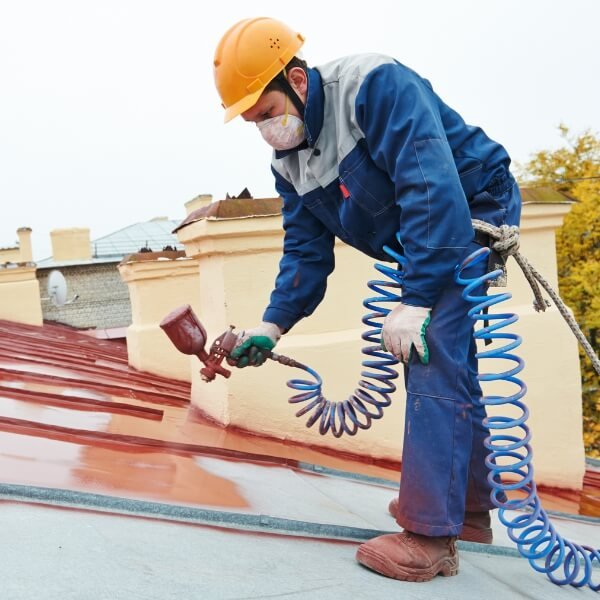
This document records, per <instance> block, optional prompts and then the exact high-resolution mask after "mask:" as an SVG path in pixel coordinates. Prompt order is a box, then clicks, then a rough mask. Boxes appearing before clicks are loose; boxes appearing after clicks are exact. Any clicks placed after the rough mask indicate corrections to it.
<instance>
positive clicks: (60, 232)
mask: <svg viewBox="0 0 600 600" xmlns="http://www.w3.org/2000/svg"><path fill="white" fill-rule="evenodd" d="M50 239H51V240H52V257H53V258H54V260H56V261H61V260H91V258H92V245H91V244H90V230H89V228H87V227H71V228H68V229H53V230H52V231H51V232H50Z"/></svg>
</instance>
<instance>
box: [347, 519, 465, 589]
mask: <svg viewBox="0 0 600 600" xmlns="http://www.w3.org/2000/svg"><path fill="white" fill-rule="evenodd" d="M455 540H456V538H454V537H428V536H426V535H419V534H417V533H411V532H410V531H403V532H402V533H391V534H388V535H381V536H379V537H376V538H373V539H372V540H369V541H368V542H366V543H364V544H361V545H360V546H359V547H358V550H357V551H356V560H357V561H358V562H359V563H360V564H361V565H364V566H365V567H367V568H369V569H371V570H373V571H376V572H377V573H380V574H381V575H385V576H386V577H391V578H393V579H400V580H401V581H429V580H431V579H433V578H434V577H435V576H436V575H443V576H444V577H450V576H451V575H456V574H457V573H458V552H457V550H456V544H455Z"/></svg>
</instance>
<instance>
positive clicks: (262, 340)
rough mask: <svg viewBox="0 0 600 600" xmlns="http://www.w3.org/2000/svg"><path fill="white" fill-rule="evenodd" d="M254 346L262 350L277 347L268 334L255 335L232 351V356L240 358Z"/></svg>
mask: <svg viewBox="0 0 600 600" xmlns="http://www.w3.org/2000/svg"><path fill="white" fill-rule="evenodd" d="M252 346H256V347H257V348H260V349H261V350H273V348H275V342H274V341H273V340H272V339H271V338H270V337H268V336H266V335H254V336H252V337H249V338H248V339H247V340H245V341H244V342H242V343H241V344H240V345H239V346H236V347H235V348H234V349H233V350H232V352H231V358H236V359H239V358H240V357H241V356H243V355H244V354H247V352H248V350H249V349H250V348H251V347H252Z"/></svg>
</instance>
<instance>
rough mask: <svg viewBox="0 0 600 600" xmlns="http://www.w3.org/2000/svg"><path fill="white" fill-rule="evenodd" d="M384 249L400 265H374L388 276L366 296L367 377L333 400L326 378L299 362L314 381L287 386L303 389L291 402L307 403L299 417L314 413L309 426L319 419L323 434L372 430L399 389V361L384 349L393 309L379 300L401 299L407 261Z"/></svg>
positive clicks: (364, 374) (364, 350) (297, 381)
mask: <svg viewBox="0 0 600 600" xmlns="http://www.w3.org/2000/svg"><path fill="white" fill-rule="evenodd" d="M383 249H384V250H385V252H386V253H387V254H388V255H389V256H390V257H391V258H392V259H393V260H394V261H395V262H397V263H398V268H395V267H391V266H389V265H384V264H379V263H377V264H375V268H376V269H377V270H378V271H379V272H380V273H382V274H383V275H385V276H386V277H387V278H388V279H387V280H384V281H381V280H375V281H369V283H368V284H367V285H368V286H369V288H370V289H371V290H372V291H373V292H375V293H376V294H378V295H377V296H373V297H370V298H367V299H366V300H364V302H363V306H364V307H365V308H366V309H368V310H369V311H370V312H368V313H367V314H366V315H365V316H364V317H363V319H362V322H363V323H364V324H365V325H366V326H367V327H369V329H368V330H367V331H365V332H364V333H363V334H362V336H361V338H362V339H363V340H364V341H366V342H368V343H369V344H372V345H370V346H365V347H363V348H362V350H361V351H362V353H363V354H364V355H366V356H367V357H368V358H367V359H365V360H364V361H363V362H362V366H363V367H365V369H369V370H364V371H361V377H363V378H364V379H361V380H360V381H359V382H358V386H359V387H358V388H356V389H355V390H354V393H353V394H352V395H351V396H350V397H348V398H347V399H346V400H343V401H341V402H332V401H330V400H327V399H326V398H325V397H324V396H323V394H322V391H321V388H322V385H323V380H322V379H321V377H320V376H319V374H318V373H317V372H316V371H314V370H313V369H311V368H310V367H307V366H306V365H298V364H297V365H296V366H298V367H299V368H302V369H304V370H305V371H306V372H307V373H309V374H310V375H312V376H313V377H314V381H307V380H305V379H292V380H290V381H288V382H287V385H288V387H291V388H293V389H295V390H299V391H301V392H302V393H300V394H296V395H295V396H292V397H291V398H290V399H289V400H288V401H289V402H290V403H291V404H301V403H307V404H306V405H305V406H303V407H302V408H301V409H300V410H299V411H298V412H297V413H296V416H297V417H301V416H303V415H305V414H307V413H312V414H311V415H310V416H309V418H308V420H307V422H306V426H307V427H312V426H313V425H314V424H315V423H316V422H317V421H319V433H320V434H321V435H325V434H326V433H327V432H328V431H330V430H331V433H332V434H333V435H334V436H335V437H336V438H339V437H341V436H342V435H343V434H344V433H347V434H348V435H355V434H356V432H357V431H358V430H359V429H369V427H371V423H372V422H373V420H376V419H381V417H382V416H383V409H384V408H386V407H387V406H389V405H390V404H391V402H392V400H391V397H390V395H391V394H393V393H394V392H395V391H396V385H395V384H394V383H393V380H394V379H396V378H397V377H398V373H397V371H396V369H395V368H394V367H395V365H397V364H398V362H399V361H398V359H396V358H394V357H393V356H392V355H391V354H389V353H388V352H385V351H384V350H382V349H381V327H382V324H383V323H382V322H383V319H384V318H385V316H386V315H387V314H388V313H389V312H390V310H389V309H387V308H385V307H383V306H379V303H381V302H398V301H399V300H400V296H399V295H398V294H397V293H396V292H395V291H394V290H397V289H399V288H400V287H401V286H402V279H403V276H404V273H403V270H402V265H403V264H405V263H406V260H405V258H404V257H403V256H402V255H400V254H398V253H397V252H395V251H394V250H392V249H391V248H389V247H388V246H384V248H383ZM367 378H368V379H372V380H374V383H372V382H369V381H367Z"/></svg>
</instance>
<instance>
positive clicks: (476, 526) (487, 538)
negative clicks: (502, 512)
mask: <svg viewBox="0 0 600 600" xmlns="http://www.w3.org/2000/svg"><path fill="white" fill-rule="evenodd" d="M399 504H400V501H399V500H398V497H396V498H393V499H392V501H391V502H390V504H389V506H388V510H389V511H390V514H391V515H392V517H394V519H395V518H396V515H397V514H398V505H399ZM458 539H459V540H462V541H463V542H476V543H478V544H491V543H492V542H493V541H494V535H493V532H492V527H491V517H490V513H489V511H487V510H486V511H484V512H466V513H465V520H464V522H463V530H462V532H461V534H460V535H459V536H458Z"/></svg>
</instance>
